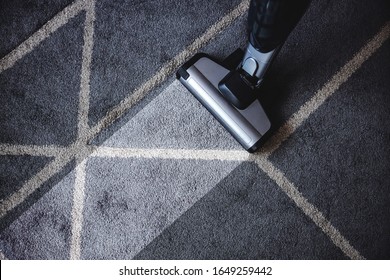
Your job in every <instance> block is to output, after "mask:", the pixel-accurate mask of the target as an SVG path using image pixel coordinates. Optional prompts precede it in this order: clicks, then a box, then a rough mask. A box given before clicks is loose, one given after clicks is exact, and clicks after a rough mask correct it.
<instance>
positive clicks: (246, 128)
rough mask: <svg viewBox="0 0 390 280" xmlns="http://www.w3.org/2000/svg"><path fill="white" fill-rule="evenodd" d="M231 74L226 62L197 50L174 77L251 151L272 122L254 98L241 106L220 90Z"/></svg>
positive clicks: (254, 149)
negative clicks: (222, 62) (220, 61)
mask: <svg viewBox="0 0 390 280" xmlns="http://www.w3.org/2000/svg"><path fill="white" fill-rule="evenodd" d="M232 73H233V72H232V69H228V68H227V67H226V65H225V66H223V65H222V64H221V63H218V62H217V61H215V60H213V59H212V58H211V57H209V56H208V55H206V54H203V53H199V54H196V55H195V56H194V57H192V58H191V59H190V60H189V61H188V62H187V63H185V64H184V65H183V66H182V67H181V68H180V69H179V70H178V71H177V73H176V76H177V78H178V79H179V80H180V82H181V83H182V84H183V85H184V86H185V87H186V88H187V89H188V90H189V91H190V92H191V93H192V94H193V95H194V96H195V97H196V99H198V101H199V102H200V103H201V104H202V105H203V106H204V107H205V108H206V109H207V110H208V111H209V112H210V113H211V114H212V115H213V116H214V117H215V118H216V119H217V120H218V121H219V123H220V124H222V125H223V126H224V127H225V129H226V130H227V131H229V132H230V134H231V135H232V136H233V137H234V138H235V139H236V140H237V141H238V142H239V143H240V144H241V146H242V147H243V148H244V149H246V150H247V151H248V152H254V151H256V150H257V149H258V148H259V147H260V146H261V144H262V142H263V141H264V139H265V137H264V136H265V134H266V133H267V132H268V131H269V130H270V128H271V122H270V121H269V119H268V117H267V115H266V113H265V112H264V109H263V107H262V106H261V104H260V102H259V100H258V99H257V98H252V100H249V101H248V100H245V104H244V106H240V105H239V104H238V103H237V102H236V100H235V99H234V98H233V99H232V98H229V97H228V98H227V97H226V96H225V95H224V94H223V93H222V92H221V90H220V89H221V88H222V89H225V88H227V87H226V86H225V83H221V81H225V80H226V77H230V76H233V77H232V78H233V79H234V75H232ZM226 84H227V85H228V82H227V83H226ZM234 104H235V105H234ZM238 107H240V108H238Z"/></svg>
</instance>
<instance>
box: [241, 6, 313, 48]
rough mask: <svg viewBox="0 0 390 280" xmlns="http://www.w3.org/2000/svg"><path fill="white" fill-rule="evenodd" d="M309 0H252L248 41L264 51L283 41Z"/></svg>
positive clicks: (303, 11) (275, 46) (301, 14)
mask: <svg viewBox="0 0 390 280" xmlns="http://www.w3.org/2000/svg"><path fill="white" fill-rule="evenodd" d="M310 2H311V1H310V0H252V1H251V3H250V7H249V13H248V29H249V41H250V43H251V44H252V46H253V47H254V48H256V49H257V50H259V51H260V52H263V53H266V52H269V51H272V50H274V49H276V48H277V47H278V46H280V45H281V44H283V43H284V41H285V40H286V39H287V37H288V35H289V34H290V32H291V31H292V30H293V29H294V27H295V25H296V24H297V23H298V21H299V20H300V19H301V17H302V16H303V14H304V13H305V11H306V9H307V7H308V6H309V4H310Z"/></svg>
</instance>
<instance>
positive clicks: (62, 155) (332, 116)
mask: <svg viewBox="0 0 390 280" xmlns="http://www.w3.org/2000/svg"><path fill="white" fill-rule="evenodd" d="M248 6H249V1H247V0H244V1H240V0H231V1H217V0H211V1H206V0H199V1H171V0H156V1H139V0H137V1H108V0H96V1H95V0H90V1H89V0H76V1H73V2H72V1H69V0H56V1H47V0H31V1H23V0H15V1H7V0H1V1H0V39H1V44H0V57H1V58H0V93H1V99H2V102H1V105H0V132H1V133H0V185H1V188H0V214H1V215H0V257H1V259H390V220H389V217H390V181H389V178H390V95H389V85H390V80H389V76H390V75H389V74H390V69H389V63H388V62H389V61H390V57H389V54H390V52H389V40H388V38H389V36H390V21H389V14H390V13H389V12H390V9H389V5H388V3H387V1H384V0H376V1H369V2H368V1H356V0H346V1H341V2H340V1H319V0H314V1H312V4H311V6H310V8H309V9H308V11H307V13H306V14H305V15H304V17H303V18H302V20H301V21H300V23H299V24H298V25H297V27H296V28H295V29H294V31H293V32H292V33H291V35H290V36H289V38H288V40H287V41H286V43H285V45H284V46H283V48H282V49H281V51H280V53H279V55H278V57H277V59H276V61H275V63H274V64H273V65H272V68H271V69H270V73H269V76H268V77H267V80H266V81H265V82H264V84H263V89H262V90H263V95H262V96H261V97H260V99H261V101H262V104H263V106H264V108H265V110H266V112H267V114H268V115H269V118H270V120H271V122H272V134H271V137H270V139H268V141H267V142H266V143H265V144H264V146H263V147H262V148H261V149H260V151H259V152H257V153H255V154H249V153H247V152H246V151H244V150H243V149H242V148H241V147H240V145H239V144H238V143H237V142H235V140H234V139H233V138H232V137H231V136H230V135H229V133H228V132H226V131H225V130H224V129H223V127H222V126H221V125H220V124H219V123H218V122H217V121H216V120H215V119H213V117H212V116H211V115H210V114H209V113H208V112H207V110H206V109H205V108H203V107H202V106H201V105H200V104H199V103H198V101H197V100H196V99H195V98H193V96H192V95H191V94H190V93H189V92H188V91H187V90H186V89H185V88H184V87H183V86H182V85H181V84H180V83H179V82H178V81H177V80H175V71H176V70H177V69H178V68H179V67H180V66H181V65H182V64H183V63H184V62H185V61H186V60H188V59H189V58H190V57H191V56H192V55H194V54H195V53H197V52H206V53H208V54H210V55H212V56H213V57H215V58H217V59H223V58H224V57H226V56H227V55H229V54H230V53H232V52H233V51H234V50H236V49H237V48H245V46H246V42H247V36H246V17H247V9H248Z"/></svg>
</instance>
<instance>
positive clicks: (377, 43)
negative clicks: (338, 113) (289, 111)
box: [260, 22, 390, 156]
mask: <svg viewBox="0 0 390 280" xmlns="http://www.w3.org/2000/svg"><path fill="white" fill-rule="evenodd" d="M389 36H390V22H387V23H386V24H385V25H384V26H383V27H382V29H381V30H380V31H379V33H377V34H376V35H375V36H374V37H373V38H372V39H371V40H370V41H368V43H367V44H366V45H364V46H363V47H362V48H361V49H360V50H359V51H358V52H357V53H356V54H355V55H354V56H353V58H352V59H351V60H349V61H348V62H347V63H346V64H345V65H344V66H343V67H341V68H340V70H339V71H337V72H336V74H334V75H333V76H332V77H331V78H330V79H329V81H328V82H327V83H326V84H325V85H324V86H323V87H322V88H321V89H320V90H318V91H317V92H316V93H315V94H314V96H313V97H312V98H310V99H309V100H308V101H306V102H305V104H303V105H302V106H301V108H299V110H298V111H297V112H295V113H294V114H293V115H292V116H291V117H290V118H289V119H288V120H287V122H286V123H285V124H284V125H283V126H281V127H280V128H279V129H278V131H277V132H276V133H275V135H274V136H272V137H271V139H269V140H268V141H267V143H266V144H265V145H264V146H263V148H262V149H261V151H260V153H262V154H264V155H266V156H270V155H271V154H272V153H273V152H274V151H275V150H277V149H278V148H279V146H280V145H281V143H282V142H284V141H285V140H286V139H287V138H288V137H289V136H290V135H291V134H293V133H294V132H295V130H296V129H297V128H298V127H300V126H301V124H302V123H303V122H304V121H305V120H306V119H307V118H309V116H310V115H311V114H312V113H314V112H315V111H316V110H317V109H318V107H320V106H321V105H322V104H323V103H324V102H325V100H326V99H327V98H329V97H330V96H332V94H333V93H335V92H336V91H337V90H338V89H339V87H340V86H341V85H342V84H344V83H345V82H346V81H348V79H349V78H350V77H351V75H352V74H353V73H355V72H356V71H357V70H358V69H360V67H361V66H362V64H363V63H364V62H365V61H366V60H367V59H369V58H370V57H371V55H372V54H374V53H375V52H376V51H377V50H378V49H379V48H380V47H381V46H382V45H383V43H384V42H385V41H386V40H387V39H388V38H389Z"/></svg>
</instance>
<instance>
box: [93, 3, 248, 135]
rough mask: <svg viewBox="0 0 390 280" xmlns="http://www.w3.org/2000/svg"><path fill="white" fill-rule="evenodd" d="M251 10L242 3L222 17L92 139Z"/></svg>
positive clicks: (98, 127) (129, 99)
mask: <svg viewBox="0 0 390 280" xmlns="http://www.w3.org/2000/svg"><path fill="white" fill-rule="evenodd" d="M248 8H249V1H248V0H244V1H242V2H241V3H240V4H239V5H238V6H237V7H236V8H235V9H233V10H232V11H231V12H229V13H228V14H227V15H225V16H224V17H222V18H221V19H220V20H219V21H218V22H216V23H215V24H213V25H212V26H210V27H209V28H208V29H207V30H206V31H205V32H204V33H203V34H202V35H200V36H199V37H198V38H197V39H195V40H194V42H192V43H191V44H190V45H189V46H187V47H186V48H185V49H184V50H183V51H182V52H181V53H179V54H177V55H176V56H175V57H174V58H173V59H171V60H170V61H168V62H167V63H165V64H164V65H163V66H162V67H161V68H160V70H158V71H157V73H156V74H155V75H153V77H152V78H150V79H149V80H147V81H146V82H145V83H144V84H142V85H141V86H140V87H139V88H137V89H136V90H135V91H134V92H132V93H131V94H130V95H129V96H128V97H126V98H125V99H124V100H122V101H121V102H120V103H119V104H118V105H117V106H115V107H114V108H113V109H112V110H111V111H109V112H108V113H107V114H106V115H105V116H104V117H103V118H102V119H101V120H100V121H99V122H98V123H97V124H96V125H95V126H94V127H92V128H91V131H90V132H91V133H90V138H93V137H94V136H95V135H96V134H98V133H99V132H100V131H102V130H103V129H104V128H105V127H107V126H109V125H110V124H112V123H113V122H114V121H115V120H116V119H118V118H119V117H120V116H122V115H123V114H124V113H125V112H126V111H127V110H128V109H130V108H131V107H133V106H134V105H135V104H136V103H138V102H139V101H140V100H141V99H142V98H144V97H145V96H146V94H147V93H148V92H149V91H150V90H152V89H153V88H155V87H156V86H157V85H159V84H160V83H162V82H163V81H164V80H166V79H167V78H168V77H169V76H170V75H171V74H172V73H173V72H174V71H176V70H177V68H179V67H180V66H181V65H182V64H183V63H185V62H186V61H187V60H188V59H189V58H190V57H191V56H193V55H194V54H195V53H196V52H198V51H199V50H200V49H201V48H202V47H203V46H205V45H206V44H207V43H208V42H209V41H210V40H212V39H213V38H214V37H215V36H216V35H217V34H218V33H220V32H221V31H222V30H224V29H225V28H226V27H228V26H229V25H230V24H231V23H232V22H233V21H234V20H235V19H237V18H238V17H240V16H242V15H243V14H244V13H245V12H246V11H247V10H248Z"/></svg>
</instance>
